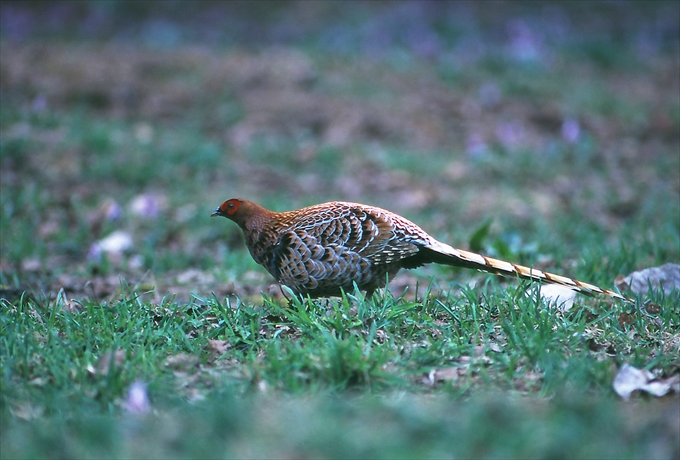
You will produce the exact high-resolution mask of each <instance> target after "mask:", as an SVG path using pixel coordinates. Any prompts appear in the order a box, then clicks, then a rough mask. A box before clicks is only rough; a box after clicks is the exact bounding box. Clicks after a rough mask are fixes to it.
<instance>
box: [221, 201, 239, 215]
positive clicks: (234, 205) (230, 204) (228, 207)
mask: <svg viewBox="0 0 680 460" xmlns="http://www.w3.org/2000/svg"><path fill="white" fill-rule="evenodd" d="M238 205H239V203H238V201H236V200H229V201H225V202H224V203H223V204H222V212H224V213H227V214H230V215H231V214H233V213H235V212H236V210H237V209H238Z"/></svg>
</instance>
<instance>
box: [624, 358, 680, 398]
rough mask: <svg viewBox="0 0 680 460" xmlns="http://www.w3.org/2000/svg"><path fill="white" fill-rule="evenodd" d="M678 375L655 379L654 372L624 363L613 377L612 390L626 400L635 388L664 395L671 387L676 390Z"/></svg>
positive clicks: (678, 381)
mask: <svg viewBox="0 0 680 460" xmlns="http://www.w3.org/2000/svg"><path fill="white" fill-rule="evenodd" d="M679 383H680V376H678V375H674V376H672V377H670V378H667V379H664V380H655V377H654V374H652V373H651V372H649V371H648V370H646V369H638V368H636V367H633V366H631V365H629V364H624V365H623V366H622V367H621V369H619V373H618V374H616V378H615V379H614V385H613V386H614V391H616V393H618V395H619V396H621V397H622V398H623V399H625V400H626V401H628V399H630V395H631V394H632V393H633V392H634V391H636V390H642V391H646V392H647V393H650V394H653V395H654V396H664V395H665V394H666V393H668V392H669V391H671V389H673V390H675V391H677V387H678V384H679Z"/></svg>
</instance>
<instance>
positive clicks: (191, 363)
mask: <svg viewBox="0 0 680 460" xmlns="http://www.w3.org/2000/svg"><path fill="white" fill-rule="evenodd" d="M197 364H198V356H194V355H189V354H186V353H179V354H177V355H172V356H169V357H168V359H167V360H166V361H165V366H166V367H169V368H172V369H174V370H176V371H178V372H188V371H189V370H190V369H192V368H193V367H195V366H196V365H197Z"/></svg>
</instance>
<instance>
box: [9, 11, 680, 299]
mask: <svg viewBox="0 0 680 460" xmlns="http://www.w3.org/2000/svg"><path fill="white" fill-rule="evenodd" d="M679 17H680V4H679V3H678V2H674V1H673V2H664V1H658V2H632V1H606V2H604V1H603V2H533V1H531V2H522V1H507V2H506V1H497V2H492V1H486V2H474V1H473V2H466V1H457V2H440V1H423V0H416V1H380V2H378V1H357V2H342V1H328V2H321V1H310V2H305V1H258V2H236V1H230V2H212V1H163V0H159V1H154V2H147V1H142V2H138V1H123V0H118V1H117V0H108V1H103V0H102V1H51V2H42V1H34V2H32V1H3V2H2V3H1V4H0V102H1V105H0V129H1V133H0V149H1V151H0V155H1V157H0V168H1V169H0V180H1V186H2V193H1V197H0V200H1V203H0V204H1V214H0V217H1V222H0V231H1V246H0V249H1V253H0V283H1V284H2V285H3V286H4V289H6V290H8V289H15V288H22V287H23V288H25V287H30V288H31V289H34V290H36V291H42V292H45V293H47V294H48V295H51V296H54V295H55V293H56V292H57V291H58V290H59V289H61V288H64V289H65V290H66V291H67V292H68V293H69V296H75V297H78V296H92V297H95V298H100V297H105V296H108V295H112V294H115V292H116V290H117V289H118V286H119V276H123V277H124V278H126V279H128V280H130V281H131V283H132V284H136V286H138V287H140V288H144V289H152V288H154V287H155V288H156V292H157V293H160V295H162V294H163V293H164V292H168V291H169V292H172V293H176V294H178V295H183V294H185V293H188V292H189V291H199V292H204V293H205V292H210V291H213V290H214V291H216V292H217V293H219V294H230V293H236V294H239V295H247V294H251V293H256V292H259V290H260V289H262V288H263V287H266V286H267V285H269V284H270V283H271V278H269V277H268V275H266V273H265V272H264V270H263V269H261V268H259V267H257V266H256V265H255V264H254V262H252V261H251V260H250V257H249V256H248V255H247V253H246V252H245V249H244V246H243V243H242V240H241V236H240V233H239V231H238V229H237V228H236V226H235V225H232V224H231V223H228V222H226V221H224V220H216V219H212V220H211V219H209V218H208V216H209V214H210V212H211V211H212V210H213V209H214V208H215V207H216V206H218V205H219V204H220V203H221V202H222V201H224V200H226V199H228V198H232V197H236V196H241V197H245V198H248V199H251V200H253V201H256V202H259V203H261V204H263V205H265V206H267V207H270V208H272V209H276V210H288V209H293V208H297V207H300V206H304V205H309V204H313V203H317V202H321V201H325V200H348V201H359V202H363V203H366V204H373V205H378V206H382V207H385V208H388V209H390V210H392V211H395V212H397V213H400V214H402V215H405V216H406V217H408V218H410V219H412V220H414V221H416V222H417V223H419V224H420V225H421V226H422V227H424V228H425V229H426V230H427V231H429V232H430V233H431V234H433V235H434V236H435V237H437V238H439V239H441V240H443V241H446V242H448V243H450V244H452V245H457V246H463V247H471V246H472V248H473V249H474V250H480V251H483V252H486V253H490V254H491V255H496V256H502V257H512V258H514V259H515V261H517V262H524V263H532V264H534V265H535V266H540V267H544V268H546V267H547V268H554V267H555V266H558V267H562V268H564V267H567V268H569V269H570V271H571V273H570V274H571V275H573V276H584V277H589V278H588V279H589V280H590V281H593V282H603V283H605V284H607V285H611V276H610V275H612V274H616V273H627V271H626V270H628V271H630V270H632V269H635V268H643V267H646V266H650V265H651V264H656V263H659V262H663V261H673V260H675V261H677V260H678V250H679V249H678V248H679V247H680V243H679V242H678V236H677V235H678V231H679V230H680V146H679V142H680V141H679V138H680V128H679V126H680V90H679V89H678V88H679V87H680V70H679V69H680V63H679V62H680V59H679V57H678V55H679V50H680V47H679V44H678V42H679V38H678V37H679V34H680V30H679V19H678V18H679ZM584 248H588V249H587V250H584ZM627 248H635V251H636V252H635V254H631V252H630V251H632V249H627ZM627 251H628V252H627ZM612 253H616V254H619V256H618V258H617V256H612ZM622 261H623V262H622ZM607 264H611V265H607ZM603 269H605V272H608V275H601V273H602V270H603ZM427 270H430V269H425V271H424V272H422V273H423V275H417V274H416V275H404V276H416V277H417V276H423V277H424V276H426V275H427V274H429V273H430V272H428V271H427ZM432 270H437V269H432ZM417 273H421V272H417ZM603 276H606V278H603ZM412 281H413V279H412V278H405V279H404V280H403V281H402V282H403V283H404V284H408V283H409V282H412ZM397 283H398V281H397Z"/></svg>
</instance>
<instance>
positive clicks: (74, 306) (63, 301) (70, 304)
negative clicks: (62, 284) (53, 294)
mask: <svg viewBox="0 0 680 460" xmlns="http://www.w3.org/2000/svg"><path fill="white" fill-rule="evenodd" d="M57 302H59V304H60V305H61V309H62V310H64V311H67V312H69V313H74V314H75V313H80V312H81V311H82V310H83V304H81V303H80V302H78V301H77V300H75V299H71V300H68V298H67V297H66V291H65V290H64V288H61V289H59V292H58V293H57Z"/></svg>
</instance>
